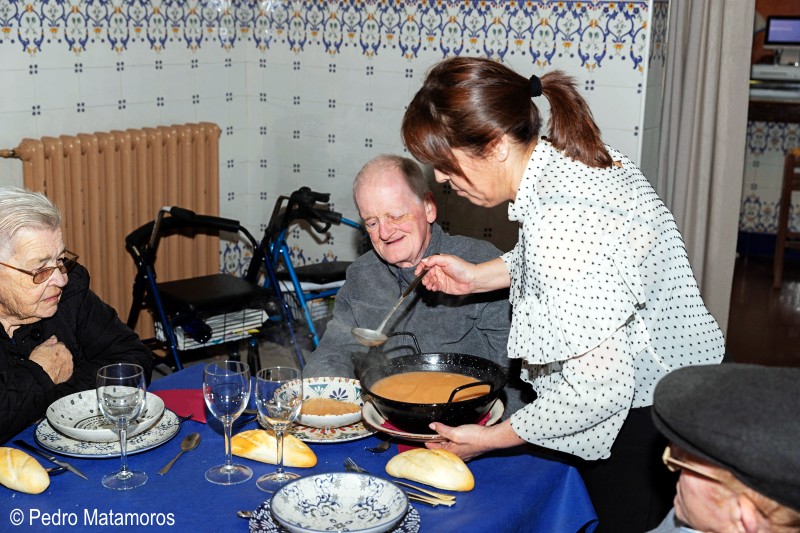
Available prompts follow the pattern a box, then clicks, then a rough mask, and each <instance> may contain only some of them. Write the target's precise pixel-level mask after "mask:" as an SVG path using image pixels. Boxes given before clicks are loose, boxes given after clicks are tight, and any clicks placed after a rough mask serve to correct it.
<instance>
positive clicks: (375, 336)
mask: <svg viewBox="0 0 800 533" xmlns="http://www.w3.org/2000/svg"><path fill="white" fill-rule="evenodd" d="M427 273H428V269H425V270H423V271H422V272H420V273H419V274H417V275H416V277H415V278H414V279H413V280H411V283H409V284H408V287H406V290H404V291H403V294H401V295H400V299H399V300H397V303H395V304H394V307H392V309H391V310H390V311H389V314H388V315H386V318H384V319H383V322H381V325H380V326H378V329H367V328H353V329H352V330H351V333H352V334H353V337H355V338H356V340H357V341H358V342H360V343H361V344H363V345H364V346H380V345H381V344H383V343H384V342H386V341H387V340H388V339H389V337H387V336H386V335H384V334H383V328H384V327H386V323H387V322H388V321H389V318H391V316H392V315H393V314H394V312H395V311H397V308H398V307H400V304H401V303H403V300H405V299H406V297H407V296H408V295H409V294H411V291H413V290H414V287H416V286H417V285H418V284H419V282H420V281H421V280H422V278H424V277H425V274H427Z"/></svg>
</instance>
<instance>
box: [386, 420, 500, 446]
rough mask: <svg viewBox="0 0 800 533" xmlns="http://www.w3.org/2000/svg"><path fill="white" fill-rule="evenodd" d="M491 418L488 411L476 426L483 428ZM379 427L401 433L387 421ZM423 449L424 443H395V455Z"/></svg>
mask: <svg viewBox="0 0 800 533" xmlns="http://www.w3.org/2000/svg"><path fill="white" fill-rule="evenodd" d="M491 417H492V413H491V412H490V411H487V412H486V414H485V415H484V417H483V418H481V419H480V420H479V421H478V422H477V423H478V425H481V426H485V425H486V422H488V421H489V419H490V418H491ZM381 427H382V428H386V429H389V430H391V431H400V432H402V431H403V430H402V429H400V428H398V427H396V426H394V425H393V424H392V423H391V422H389V421H388V420H384V421H383V424H381ZM398 438H400V439H401V438H402V437H401V436H399V437H398ZM424 447H425V443H424V442H413V443H411V442H409V443H407V444H406V443H402V442H398V443H397V453H403V452H405V451H408V450H413V449H414V448H424Z"/></svg>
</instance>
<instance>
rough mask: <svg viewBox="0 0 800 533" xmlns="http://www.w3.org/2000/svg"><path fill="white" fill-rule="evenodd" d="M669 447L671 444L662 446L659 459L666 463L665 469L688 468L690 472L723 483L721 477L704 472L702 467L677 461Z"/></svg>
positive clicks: (674, 470)
mask: <svg viewBox="0 0 800 533" xmlns="http://www.w3.org/2000/svg"><path fill="white" fill-rule="evenodd" d="M670 448H671V446H667V447H666V448H664V453H663V455H662V456H661V460H662V461H664V465H666V467H667V470H669V471H670V472H680V471H681V470H688V471H689V472H691V473H692V474H696V475H698V476H701V477H704V478H708V479H710V480H712V481H716V482H717V483H723V481H722V478H720V477H719V476H717V475H716V474H712V473H711V472H706V471H705V470H704V469H702V468H699V467H697V466H694V465H691V464H689V463H684V462H683V461H679V460H678V459H675V458H673V457H672V451H671V450H670Z"/></svg>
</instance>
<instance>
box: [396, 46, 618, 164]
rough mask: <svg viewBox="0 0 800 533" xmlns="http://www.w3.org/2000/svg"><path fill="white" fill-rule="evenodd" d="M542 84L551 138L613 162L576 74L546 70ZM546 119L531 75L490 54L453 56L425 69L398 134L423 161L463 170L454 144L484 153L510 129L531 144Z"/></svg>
mask: <svg viewBox="0 0 800 533" xmlns="http://www.w3.org/2000/svg"><path fill="white" fill-rule="evenodd" d="M541 84H542V94H543V95H544V96H546V97H547V100H548V101H549V102H550V121H549V124H548V129H549V133H548V140H549V141H550V143H551V144H552V145H553V146H554V147H555V148H556V149H557V150H559V151H560V152H562V153H563V154H564V155H565V156H567V157H570V158H572V159H575V160H578V161H580V162H582V163H584V164H586V165H588V166H591V167H608V166H611V164H612V160H611V156H610V155H608V152H607V151H606V148H605V145H604V144H603V141H602V139H601V137H600V129H599V128H598V127H597V124H595V122H594V119H593V118H592V112H591V110H590V109H589V106H588V105H587V103H586V101H585V100H584V99H583V97H582V96H581V95H580V94H579V93H578V91H577V89H576V88H575V82H574V80H573V79H572V78H570V77H569V76H567V75H566V74H565V73H564V72H562V71H559V70H556V71H552V72H549V73H547V74H545V75H544V76H542V78H541ZM541 122H542V120H541V116H540V114H539V109H538V108H537V107H536V105H535V104H534V103H533V100H532V98H531V84H530V80H529V79H528V78H525V77H523V76H520V75H519V74H517V73H516V72H514V71H513V70H511V69H510V68H508V67H506V66H505V65H503V64H501V63H498V62H497V61H493V60H491V59H485V58H477V57H454V58H450V59H445V60H444V61H442V62H440V63H438V64H437V65H436V66H434V67H433V69H431V71H430V72H429V73H428V76H427V78H426V79H425V83H424V84H423V85H422V88H421V89H420V90H419V91H417V94H416V95H415V96H414V99H413V100H412V101H411V103H410V104H409V106H408V109H407V110H406V113H405V116H404V117H403V126H402V130H401V132H402V136H403V142H404V143H405V145H406V147H407V148H408V150H409V151H410V152H411V154H412V155H413V156H414V157H416V158H417V159H418V160H419V161H422V162H423V163H427V164H431V165H433V167H434V168H435V169H437V170H439V171H440V172H444V173H445V174H450V175H458V176H463V175H464V173H463V172H462V170H461V167H460V166H459V165H458V163H457V162H456V160H455V157H453V152H452V151H453V149H454V148H458V149H460V150H464V151H466V152H467V153H468V154H469V155H470V156H472V157H477V158H484V157H486V156H488V155H489V152H490V150H491V149H492V147H493V146H494V143H495V141H497V140H498V139H500V137H502V136H503V135H505V134H508V136H509V137H510V138H511V139H512V140H513V141H514V142H516V143H519V144H521V145H524V146H530V145H532V144H533V143H535V142H536V140H537V139H538V138H539V132H540V130H541Z"/></svg>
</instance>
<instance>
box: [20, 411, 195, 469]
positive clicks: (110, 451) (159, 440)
mask: <svg viewBox="0 0 800 533" xmlns="http://www.w3.org/2000/svg"><path fill="white" fill-rule="evenodd" d="M180 429H181V420H180V418H178V415H176V414H175V413H173V412H172V411H170V410H169V409H164V414H163V415H161V418H159V420H158V422H157V423H156V424H155V426H153V427H152V428H150V429H148V430H147V431H145V432H144V433H140V434H139V435H137V436H135V437H133V438H130V439H128V441H127V443H128V446H127V447H128V455H133V454H135V453H140V452H144V451H147V450H152V449H153V448H157V447H158V446H161V445H162V444H164V443H165V442H168V441H169V440H170V439H172V437H174V436H175V435H177V434H178V431H179V430H180ZM35 438H36V442H37V443H38V444H39V445H40V446H41V447H42V448H45V449H47V450H50V451H51V452H54V453H58V454H61V455H66V456H69V457H80V458H84V459H87V458H88V459H106V458H110V457H119V456H120V451H119V441H117V442H89V441H83V440H77V439H73V438H72V437H69V436H67V435H64V434H63V433H59V432H58V431H56V430H55V429H53V426H51V425H50V422H48V420H47V419H46V418H44V419H43V420H42V421H41V422H39V424H38V425H37V426H36V432H35Z"/></svg>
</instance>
